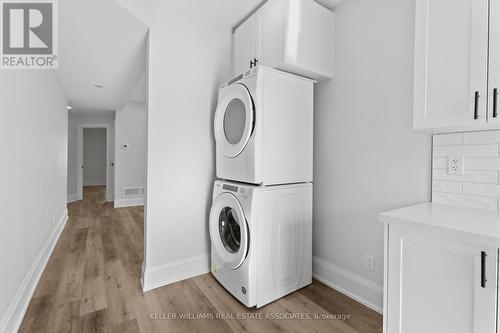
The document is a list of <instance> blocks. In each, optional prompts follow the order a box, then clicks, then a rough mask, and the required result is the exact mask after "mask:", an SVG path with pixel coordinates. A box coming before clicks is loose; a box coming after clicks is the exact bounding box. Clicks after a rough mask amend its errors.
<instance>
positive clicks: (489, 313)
mask: <svg viewBox="0 0 500 333" xmlns="http://www.w3.org/2000/svg"><path fill="white" fill-rule="evenodd" d="M385 228H386V229H385V232H386V237H385V239H386V249H385V251H386V252H385V253H386V260H385V265H386V267H385V274H386V276H385V306H384V308H385V313H384V332H385V333H423V332H425V333H495V332H497V331H496V326H497V271H498V267H497V261H498V258H497V252H498V250H497V248H493V247H489V246H482V244H480V243H476V242H474V241H472V240H464V239H460V238H456V237H453V236H450V234H446V233H440V232H439V231H436V230H425V229H423V230H422V229H421V228H417V227H410V226H402V225H397V224H385Z"/></svg>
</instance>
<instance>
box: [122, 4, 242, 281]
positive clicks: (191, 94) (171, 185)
mask: <svg viewBox="0 0 500 333" xmlns="http://www.w3.org/2000/svg"><path fill="white" fill-rule="evenodd" d="M120 2H122V1H120ZM124 2H128V3H130V1H124ZM152 3H153V4H154V5H152V6H147V5H146V4H144V5H138V4H137V3H135V4H130V5H131V6H134V5H137V7H135V9H137V11H136V13H139V14H140V15H142V19H143V20H144V21H145V22H146V24H147V25H148V26H149V27H150V29H151V30H150V39H149V70H148V78H149V80H148V83H149V95H148V159H147V165H148V167H147V193H146V213H145V219H146V237H145V238H146V240H145V243H146V244H145V245H146V246H145V274H144V276H143V286H144V288H145V289H146V290H147V289H151V288H154V287H157V286H161V285H164V284H167V283H170V282H174V281H177V280H181V279H184V278H187V277H191V276H194V275H198V274H202V273H206V272H208V271H209V253H210V241H209V236H208V212H209V210H210V205H211V201H212V187H213V181H214V179H215V170H214V169H215V168H214V166H215V160H214V156H215V151H214V150H215V147H214V137H213V114H214V111H215V108H216V103H217V87H218V86H219V84H221V83H222V82H224V81H226V80H228V79H229V78H230V74H231V58H230V57H231V26H232V24H235V23H237V22H238V20H239V19H240V18H241V17H243V15H244V13H242V15H241V17H239V18H238V19H235V20H234V22H232V23H231V24H228V23H227V22H225V23H222V22H223V21H224V20H225V19H226V18H227V17H225V16H224V13H223V11H224V10H227V8H233V9H235V8H238V7H240V8H243V9H242V10H245V8H244V7H242V6H241V5H239V4H236V3H234V2H232V0H231V1H227V0H226V1H216V2H213V3H212V2H211V3H207V2H200V1H194V0H189V1H183V2H179V1H153V2H152ZM212 4H213V5H212ZM226 5H227V7H224V6H226ZM214 6H215V7H216V8H220V9H221V11H220V12H218V11H216V10H215V9H214V8H212V7H214ZM131 8H132V7H131ZM160 13H161V15H159V14H160Z"/></svg>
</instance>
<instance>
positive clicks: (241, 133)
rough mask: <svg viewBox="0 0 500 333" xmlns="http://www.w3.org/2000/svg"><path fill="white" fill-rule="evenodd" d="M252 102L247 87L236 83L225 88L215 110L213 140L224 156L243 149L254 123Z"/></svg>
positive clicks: (232, 154)
mask: <svg viewBox="0 0 500 333" xmlns="http://www.w3.org/2000/svg"><path fill="white" fill-rule="evenodd" d="M254 114H255V113H254V104H253V101H252V97H251V96H250V92H249V91H248V89H247V87H245V86H244V85H243V84H241V83H236V84H233V85H231V86H229V87H228V88H226V89H225V91H224V94H223V95H221V98H220V99H219V104H218V105H217V110H216V111H215V120H214V131H215V140H216V142H217V145H218V146H219V148H220V149H221V151H222V153H223V154H224V156H226V157H230V158H232V157H236V156H238V155H239V154H240V153H241V152H242V151H243V149H245V147H246V145H247V143H248V140H250V136H251V135H252V131H253V125H254V117H255V115H254Z"/></svg>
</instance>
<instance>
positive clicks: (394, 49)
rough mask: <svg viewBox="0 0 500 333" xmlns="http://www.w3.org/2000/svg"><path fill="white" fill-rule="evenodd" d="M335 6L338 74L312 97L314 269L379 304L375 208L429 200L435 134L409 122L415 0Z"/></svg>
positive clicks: (352, 0)
mask: <svg viewBox="0 0 500 333" xmlns="http://www.w3.org/2000/svg"><path fill="white" fill-rule="evenodd" d="M336 13H337V21H336V54H335V62H336V77H335V79H334V80H331V81H327V82H325V83H322V84H320V85H318V86H317V90H316V96H315V104H316V105H315V108H316V109H315V143H314V144H315V151H314V154H315V160H314V164H315V170H314V171H315V174H314V183H315V190H314V199H315V200H314V202H315V204H314V243H313V244H314V250H313V251H314V255H315V261H314V272H315V274H316V275H317V276H318V277H321V278H322V279H323V280H325V281H326V282H329V283H330V285H335V286H336V287H337V288H340V289H343V290H344V291H345V292H347V293H350V294H352V295H353V296H354V297H357V298H359V299H361V300H362V301H364V302H365V303H367V304H369V305H371V306H372V307H374V308H378V309H380V308H381V307H382V292H381V290H382V282H383V281H382V280H383V243H384V241H383V228H382V225H381V224H380V223H378V222H377V214H378V213H380V212H383V211H386V210H389V209H393V208H398V207H401V206H405V205H409V204H414V203H419V202H424V201H429V200H430V146H431V145H430V141H431V140H430V136H429V135H426V134H420V133H417V132H416V131H413V130H412V112H413V111H412V103H413V102H412V95H413V40H414V37H413V30H414V29H413V24H414V1H412V0H379V1H373V0H349V1H345V2H344V3H343V4H341V5H340V6H339V7H338V8H337V10H336ZM365 254H372V255H374V256H375V271H374V272H370V271H368V270H366V269H365V268H364V261H365Z"/></svg>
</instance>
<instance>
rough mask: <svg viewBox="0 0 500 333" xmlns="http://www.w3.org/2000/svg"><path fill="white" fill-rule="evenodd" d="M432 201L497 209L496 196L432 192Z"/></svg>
mask: <svg viewBox="0 0 500 333" xmlns="http://www.w3.org/2000/svg"><path fill="white" fill-rule="evenodd" d="M432 202H435V203H441V204H445V205H455V206H461V207H468V208H477V209H488V210H498V200H497V199H496V198H489V197H481V196H475V195H465V194H454V193H440V192H433V193H432Z"/></svg>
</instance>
